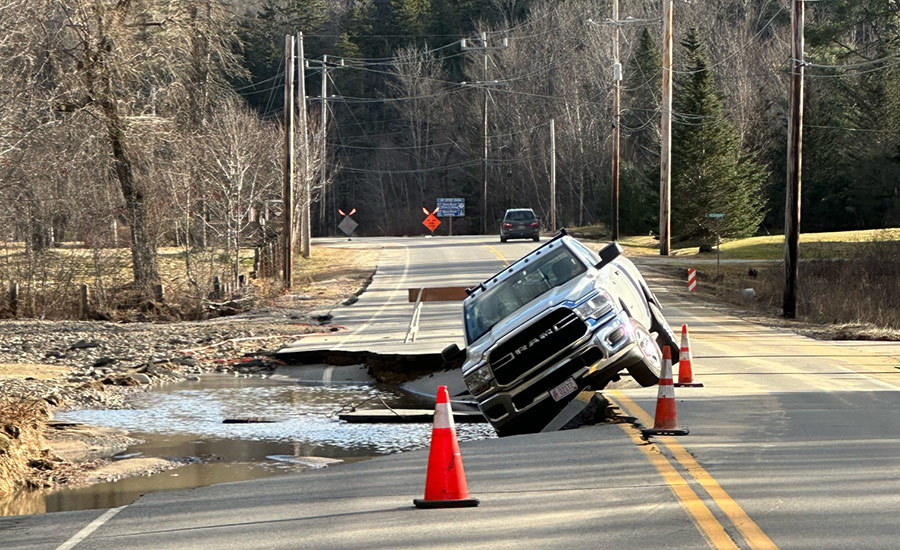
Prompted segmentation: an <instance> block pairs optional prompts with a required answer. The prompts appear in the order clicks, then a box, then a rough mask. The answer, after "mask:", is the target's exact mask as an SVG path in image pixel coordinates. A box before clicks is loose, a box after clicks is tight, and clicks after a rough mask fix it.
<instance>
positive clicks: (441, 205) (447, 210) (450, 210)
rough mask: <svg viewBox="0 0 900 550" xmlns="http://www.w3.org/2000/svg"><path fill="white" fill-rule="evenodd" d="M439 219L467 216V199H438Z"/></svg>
mask: <svg viewBox="0 0 900 550" xmlns="http://www.w3.org/2000/svg"><path fill="white" fill-rule="evenodd" d="M437 207H438V211H439V212H440V214H438V217H439V218H462V217H463V216H465V215H466V199H463V198H457V199H446V198H445V199H437Z"/></svg>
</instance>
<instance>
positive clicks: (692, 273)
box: [688, 267, 697, 292]
mask: <svg viewBox="0 0 900 550" xmlns="http://www.w3.org/2000/svg"><path fill="white" fill-rule="evenodd" d="M688 290H690V291H691V292H694V291H696V290H697V270H696V269H694V268H693V267H691V268H689V269H688Z"/></svg>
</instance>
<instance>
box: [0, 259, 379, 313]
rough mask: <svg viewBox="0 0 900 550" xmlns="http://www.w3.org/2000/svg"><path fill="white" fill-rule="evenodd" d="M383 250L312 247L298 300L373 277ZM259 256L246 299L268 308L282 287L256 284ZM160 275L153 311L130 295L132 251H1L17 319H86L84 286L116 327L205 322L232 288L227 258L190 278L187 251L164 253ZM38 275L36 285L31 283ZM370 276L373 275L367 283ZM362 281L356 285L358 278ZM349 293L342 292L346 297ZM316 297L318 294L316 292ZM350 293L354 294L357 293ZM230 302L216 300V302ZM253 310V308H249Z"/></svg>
mask: <svg viewBox="0 0 900 550" xmlns="http://www.w3.org/2000/svg"><path fill="white" fill-rule="evenodd" d="M378 253H379V252H378V250H365V249H330V248H323V247H313V250H312V257H311V258H309V259H302V258H299V257H298V258H296V259H295V262H294V274H295V275H294V289H293V290H294V292H295V293H305V292H306V291H307V290H309V287H311V286H313V285H315V286H319V287H323V286H327V283H328V280H329V279H335V280H340V279H342V276H344V275H346V276H350V277H353V276H356V275H358V274H359V273H361V272H366V273H369V272H371V271H372V270H374V264H375V262H376V261H377V258H378ZM253 254H254V251H253V249H252V248H248V249H242V250H241V255H240V272H241V273H242V274H244V275H246V276H247V279H248V281H249V284H250V288H249V289H248V291H242V292H241V296H247V295H248V292H249V296H251V297H253V298H254V299H255V300H260V299H262V300H265V299H267V298H272V297H275V296H277V295H278V294H280V293H281V284H280V283H279V282H278V281H277V280H263V279H250V278H249V274H250V272H251V271H252V270H253V267H254V266H253V262H254V258H253ZM157 258H158V263H159V274H160V278H161V282H162V284H163V285H164V287H165V289H166V300H165V302H166V303H165V304H158V303H157V304H151V303H149V302H148V300H147V299H146V298H145V297H144V296H143V294H142V293H140V292H136V291H135V290H134V289H131V288H130V286H129V285H128V283H129V282H130V281H131V278H132V277H131V275H132V274H131V253H130V251H129V250H128V249H126V248H107V249H89V248H84V247H82V246H80V245H79V244H78V243H69V244H67V245H65V246H63V247H60V248H54V249H50V250H47V251H45V252H43V253H41V254H40V255H32V256H29V255H28V254H26V251H25V249H24V247H23V246H22V245H21V244H18V243H6V246H5V247H4V248H0V279H3V280H6V281H16V282H18V283H19V285H20V296H19V307H18V316H19V317H32V316H33V317H39V318H44V319H73V318H78V317H79V316H80V303H81V285H83V284H85V285H88V286H89V287H90V290H91V302H92V309H93V314H95V315H97V316H98V317H99V318H111V319H114V320H131V319H147V320H178V319H196V318H198V317H200V316H201V315H203V314H204V310H203V308H202V302H203V300H205V299H207V298H208V297H210V296H211V292H212V289H213V278H214V277H216V276H218V277H220V280H222V281H223V282H228V281H230V275H229V274H230V273H231V265H230V264H228V263H227V262H226V261H225V258H224V256H223V254H222V251H221V250H206V251H195V252H193V253H192V254H191V257H190V262H191V263H190V265H191V271H190V273H191V275H192V277H189V276H188V269H187V259H188V258H187V255H186V253H185V251H184V250H183V249H182V248H175V247H169V248H160V249H159V250H158V256H157ZM32 274H34V277H33V278H32V276H31V275H32ZM366 276H368V275H366ZM357 278H358V277H357ZM344 290H345V289H343V288H341V289H339V291H340V292H343V291H344ZM7 292H8V289H6V288H4V289H3V290H2V292H0V295H2V297H3V299H0V317H10V316H12V311H11V310H10V305H9V301H8V298H7V296H8V294H7ZM316 292H318V290H317V291H316ZM351 292H352V291H351ZM228 298H230V296H229V297H224V298H217V300H218V301H222V300H227V299H228ZM247 305H248V306H249V305H251V304H247Z"/></svg>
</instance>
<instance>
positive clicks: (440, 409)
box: [434, 403, 454, 428]
mask: <svg viewBox="0 0 900 550" xmlns="http://www.w3.org/2000/svg"><path fill="white" fill-rule="evenodd" d="M434 427H435V428H453V427H454V425H453V413H451V412H450V403H438V404H437V405H435V407H434Z"/></svg>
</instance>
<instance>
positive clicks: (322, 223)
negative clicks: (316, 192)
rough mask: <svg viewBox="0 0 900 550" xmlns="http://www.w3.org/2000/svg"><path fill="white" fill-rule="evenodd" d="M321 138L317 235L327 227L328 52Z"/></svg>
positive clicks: (324, 75)
mask: <svg viewBox="0 0 900 550" xmlns="http://www.w3.org/2000/svg"><path fill="white" fill-rule="evenodd" d="M321 124H322V139H321V142H320V146H321V147H322V152H321V153H320V155H321V157H322V166H321V170H320V171H321V174H320V179H319V183H320V185H321V187H322V198H321V200H320V201H319V235H326V234H327V233H326V228H327V227H328V187H327V186H326V185H325V183H326V181H325V177H326V172H325V168H326V166H325V165H326V164H327V163H326V162H325V160H326V158H327V155H326V154H325V152H326V149H325V139H326V137H327V135H328V133H327V132H326V128H327V127H328V54H325V55H323V56H322V122H321Z"/></svg>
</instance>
